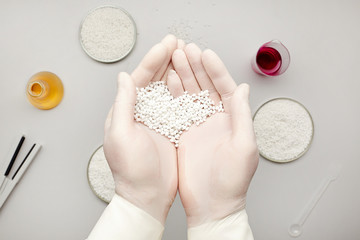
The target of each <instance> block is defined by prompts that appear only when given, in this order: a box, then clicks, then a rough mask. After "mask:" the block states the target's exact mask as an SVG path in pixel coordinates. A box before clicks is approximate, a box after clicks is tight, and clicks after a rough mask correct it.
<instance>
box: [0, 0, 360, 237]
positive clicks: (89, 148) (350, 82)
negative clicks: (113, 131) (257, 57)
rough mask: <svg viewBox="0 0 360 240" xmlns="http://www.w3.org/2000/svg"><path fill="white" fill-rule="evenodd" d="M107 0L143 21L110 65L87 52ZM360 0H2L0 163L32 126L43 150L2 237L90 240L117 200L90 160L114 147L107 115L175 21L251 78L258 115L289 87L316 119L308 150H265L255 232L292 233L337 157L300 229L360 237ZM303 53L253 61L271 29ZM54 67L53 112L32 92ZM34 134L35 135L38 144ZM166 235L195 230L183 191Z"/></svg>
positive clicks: (3, 216) (10, 204) (16, 196)
mask: <svg viewBox="0 0 360 240" xmlns="http://www.w3.org/2000/svg"><path fill="white" fill-rule="evenodd" d="M102 4H113V5H117V6H121V7H123V8H124V9H126V10H127V11H128V12H129V13H130V14H131V15H132V16H133V18H134V20H135V22H136V24H137V28H138V40H137V43H136V46H135V48H134V50H133V51H132V52H131V54H130V55H129V56H128V57H126V58H125V59H124V60H122V61H120V62H117V63H114V64H102V63H99V62H96V61H94V60H92V59H90V58H89V57H88V56H87V55H86V54H85V53H84V52H83V50H82V49H81V47H80V44H79V39H78V32H79V25H80V22H81V20H82V19H83V17H84V16H85V15H86V13H87V12H88V11H89V10H91V9H93V8H95V7H97V6H99V5H102ZM359 11H360V2H359V1H355V0H354V1H340V0H338V1H334V0H328V1H313V0H302V1H285V0H284V1H265V0H264V1H235V0H232V1H220V0H210V1H209V0H208V1H206V0H202V1H165V0H158V1H155V0H153V1H130V0H129V1H125V0H123V1H120V0H119V1H114V0H109V1H95V0H77V1H70V0H63V1H45V0H31V1H25V0H22V1H20V0H13V1H2V2H1V7H0V26H1V27H0V29H1V36H0V54H1V58H0V61H1V64H0V90H1V94H0V123H1V124H0V161H4V160H5V159H4V158H5V156H6V153H7V152H8V150H9V148H10V146H11V143H12V141H13V139H14V138H15V137H16V136H17V135H18V134H19V133H25V134H26V135H27V136H28V137H30V138H32V139H33V141H36V142H41V143H42V144H43V149H42V150H41V152H40V153H39V155H38V157H37V158H36V159H35V160H34V162H33V163H32V165H31V166H30V168H29V169H28V171H27V172H26V174H25V175H24V177H23V179H22V181H21V182H20V183H19V184H18V186H17V187H16V188H15V190H14V191H13V193H12V195H11V196H10V197H9V199H8V201H7V202H6V204H5V205H4V206H3V208H2V209H1V210H0V239H1V240H17V239H38V240H40V239H53V240H56V239H84V238H86V237H87V235H88V234H89V232H90V231H91V229H92V227H93V226H94V224H95V223H96V221H97V219H98V218H99V216H100V215H101V213H102V211H103V210H104V208H105V207H106V204H104V203H103V202H102V201H100V200H99V199H97V198H96V197H95V195H94V194H93V193H92V192H91V190H90V188H89V186H88V182H87V178H86V167H87V164H88V160H89V158H90V156H91V154H92V152H93V151H94V150H95V149H96V148H97V147H98V146H100V145H101V144H102V139H103V124H104V119H105V117H106V114H107V111H108V110H109V107H110V106H111V104H112V101H113V100H114V96H115V93H116V78H117V74H118V72H119V71H129V72H130V71H132V70H133V69H134V67H135V66H136V65H137V64H138V63H139V61H140V59H141V58H142V57H143V55H144V54H145V53H146V52H147V50H148V49H149V48H150V47H151V46H152V45H154V44H155V43H157V42H158V41H160V40H161V39H162V38H163V37H164V36H165V35H166V34H167V33H168V32H173V33H175V34H176V35H178V36H179V37H182V38H184V39H185V40H186V41H188V42H189V41H194V42H195V43H198V44H199V45H200V46H201V47H202V48H211V49H213V50H214V51H216V52H217V53H218V54H219V55H220V57H221V58H222V59H223V60H224V62H225V64H226V65H227V66H228V69H229V71H230V73H231V74H232V76H233V77H234V79H236V81H237V83H241V82H247V83H249V84H250V85H251V107H252V110H253V112H254V111H255V110H256V109H257V108H258V107H259V106H260V105H261V104H262V103H263V102H265V101H267V100H269V99H271V98H275V97H290V98H294V99H296V100H298V101H300V102H301V103H303V104H304V105H305V106H306V107H307V108H308V109H309V111H310V112H311V114H312V117H313V119H314V123H315V137H314V141H313V144H312V146H311V148H310V150H309V152H307V153H306V154H305V155H304V156H303V157H302V158H301V159H299V160H297V161H294V162H292V163H288V164H275V163H272V162H269V161H267V160H264V159H260V164H259V167H258V170H257V172H256V175H255V177H254V179H253V181H252V183H251V186H250V190H249V192H248V198H247V212H248V215H249V221H250V224H251V227H252V230H253V232H254V236H255V239H260V240H285V239H291V237H290V236H289V235H288V232H287V229H288V226H289V224H290V223H291V222H292V221H293V220H294V219H295V218H296V217H297V216H298V215H299V213H300V211H301V209H302V208H303V207H304V206H305V204H306V203H307V201H308V200H309V198H310V197H311V196H312V195H313V193H314V191H315V190H316V189H317V187H318V186H319V184H320V183H321V181H322V179H323V177H324V176H325V175H326V169H327V167H328V166H329V165H330V164H331V163H333V162H335V163H340V164H341V165H342V166H343V170H342V172H341V175H340V178H339V179H338V180H336V181H335V182H333V183H332V184H331V185H330V186H329V188H328V189H327V191H326V192H325V194H324V195H323V197H322V198H321V199H320V201H319V203H318V205H317V206H316V207H315V209H314V210H313V212H312V214H311V215H310V217H309V218H308V219H307V221H306V223H305V225H304V232H303V234H302V235H301V236H300V237H299V238H298V239H306V240H315V239H328V240H331V239H334V240H335V239H342V240H346V239H349V240H353V239H359V235H360V224H359V222H360V219H359V216H360V207H359V202H360V186H359V182H360V175H359V169H360V161H359V160H360V158H359V151H358V150H359V147H360V146H359V143H360V139H359V138H360V134H359V133H360V131H359V130H360V128H359V122H360V110H359V107H358V106H359V103H360V97H359V93H358V92H359V90H360V84H359V82H360V81H359V76H358V75H359V74H358V73H357V71H358V70H359V63H360V61H359V55H360V31H359V28H358V25H359V23H360V15H359ZM274 38H276V39H279V40H281V41H282V42H283V43H284V44H285V45H286V46H287V47H288V49H289V50H290V53H291V65H290V67H289V69H288V70H287V72H285V73H284V74H283V75H282V76H279V77H275V78H264V77H261V76H259V75H257V74H255V73H254V72H253V71H252V70H251V68H250V59H251V58H252V56H253V55H254V53H255V52H256V51H257V48H258V47H259V46H260V45H261V44H262V43H264V42H266V41H269V40H271V39H274ZM43 70H46V71H51V72H54V73H56V74H57V75H58V76H60V78H61V79H62V80H63V83H64V87H65V96H64V99H63V101H62V103H61V104H60V105H59V106H58V107H57V108H55V109H53V110H50V111H41V110H38V109H36V108H34V107H33V106H32V105H30V104H29V102H28V101H27V99H26V96H25V85H26V82H27V81H28V79H29V78H30V76H31V75H33V74H34V73H36V72H39V71H43ZM30 144H31V141H28V142H27V145H26V147H29V145H30ZM163 239H168V240H170V239H172V240H180V239H186V218H185V214H184V211H183V209H182V206H181V202H180V200H179V198H177V199H176V201H175V204H174V205H173V207H172V209H171V211H170V214H169V217H168V220H167V223H166V230H165V233H164V237H163Z"/></svg>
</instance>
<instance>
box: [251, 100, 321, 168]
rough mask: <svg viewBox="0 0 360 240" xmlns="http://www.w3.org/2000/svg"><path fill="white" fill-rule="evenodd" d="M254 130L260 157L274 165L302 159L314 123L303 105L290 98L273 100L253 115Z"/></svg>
mask: <svg viewBox="0 0 360 240" xmlns="http://www.w3.org/2000/svg"><path fill="white" fill-rule="evenodd" d="M253 122H254V130H255V135H256V139H257V144H258V148H259V152H260V155H261V156H262V157H263V158H265V159H267V160H270V161H273V162H278V163H286V162H291V161H294V160H296V159H299V158H300V157H301V156H303V155H304V154H305V153H306V152H307V151H308V149H309V148H310V145H311V143H312V140H313V136H314V123H313V119H312V117H311V115H310V112H309V111H308V110H307V109H306V108H305V106H304V105H302V104H301V103H299V102H298V101H296V100H294V99H291V98H274V99H271V100H269V101H267V102H265V103H264V104H262V105H261V106H260V107H259V109H258V110H257V111H256V112H255V114H254V117H253Z"/></svg>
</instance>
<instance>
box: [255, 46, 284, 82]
mask: <svg viewBox="0 0 360 240" xmlns="http://www.w3.org/2000/svg"><path fill="white" fill-rule="evenodd" d="M289 64H290V54H289V51H288V50H287V48H286V47H285V46H284V45H283V44H282V43H281V42H280V41H279V40H272V41H270V42H267V43H265V44H263V45H262V46H261V47H260V48H259V50H258V52H257V53H256V56H255V57H254V59H253V60H252V62H251V65H252V68H253V69H254V71H255V72H256V73H259V74H261V75H265V76H277V75H280V74H282V73H284V72H285V71H286V69H287V68H288V67H289Z"/></svg>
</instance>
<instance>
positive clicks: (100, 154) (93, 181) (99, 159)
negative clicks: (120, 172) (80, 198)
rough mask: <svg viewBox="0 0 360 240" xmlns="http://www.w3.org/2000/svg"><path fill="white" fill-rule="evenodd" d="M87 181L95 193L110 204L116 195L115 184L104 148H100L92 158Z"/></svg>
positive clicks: (88, 167)
mask: <svg viewBox="0 0 360 240" xmlns="http://www.w3.org/2000/svg"><path fill="white" fill-rule="evenodd" d="M87 179H88V183H89V186H90V188H91V190H92V191H93V193H94V194H95V195H96V196H97V197H98V198H100V199H101V200H102V201H104V202H106V203H109V202H110V201H111V199H112V197H113V196H114V194H115V183H114V179H113V177H112V173H111V170H110V167H109V165H108V163H107V161H106V158H105V154H104V148H103V146H100V147H98V148H97V149H96V150H95V151H94V153H93V154H92V155H91V157H90V160H89V163H88V166H87Z"/></svg>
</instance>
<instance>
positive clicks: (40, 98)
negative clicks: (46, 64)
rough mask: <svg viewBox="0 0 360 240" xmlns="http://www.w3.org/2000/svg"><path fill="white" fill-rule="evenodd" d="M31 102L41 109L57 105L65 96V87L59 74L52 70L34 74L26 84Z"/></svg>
mask: <svg viewBox="0 0 360 240" xmlns="http://www.w3.org/2000/svg"><path fill="white" fill-rule="evenodd" d="M26 95H27V98H28V100H29V102H30V103H31V104H32V105H34V106H35V107H37V108H39V109H44V110H45V109H51V108H54V107H56V106H57V105H58V104H59V103H60V102H61V100H62V98H63V96H64V87H63V84H62V82H61V80H60V78H59V77H58V76H56V75H55V74H53V73H51V72H39V73H36V74H35V75H33V76H32V77H31V78H30V80H29V82H28V83H27V86H26Z"/></svg>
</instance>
